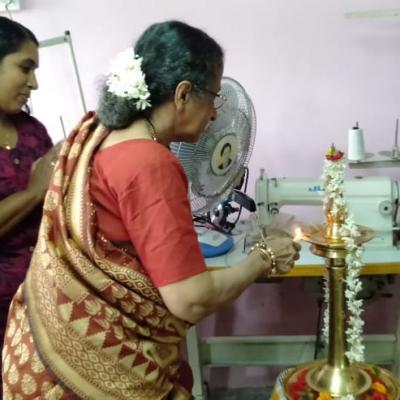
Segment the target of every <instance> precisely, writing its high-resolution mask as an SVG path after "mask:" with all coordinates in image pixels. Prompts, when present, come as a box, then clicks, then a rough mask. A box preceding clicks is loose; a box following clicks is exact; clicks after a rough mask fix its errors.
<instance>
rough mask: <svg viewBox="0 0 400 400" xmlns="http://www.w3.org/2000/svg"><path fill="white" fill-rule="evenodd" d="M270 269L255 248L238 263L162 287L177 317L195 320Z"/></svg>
mask: <svg viewBox="0 0 400 400" xmlns="http://www.w3.org/2000/svg"><path fill="white" fill-rule="evenodd" d="M270 270H271V265H270V263H267V262H266V261H265V260H264V259H263V258H262V255H261V253H260V252H258V251H253V252H252V253H251V254H250V255H249V256H248V257H247V258H246V259H244V260H243V261H241V262H239V263H238V264H236V265H234V266H232V267H229V268H221V269H218V270H214V271H206V272H203V273H201V274H198V275H195V276H193V277H191V278H188V279H185V280H182V281H179V282H176V283H172V284H169V285H166V286H163V287H160V288H159V291H160V294H161V297H162V298H163V300H164V302H165V304H166V306H167V307H168V309H169V310H170V311H171V313H172V314H174V315H175V316H177V317H179V318H181V319H184V320H186V321H189V322H192V323H196V322H197V321H199V320H201V319H202V318H204V317H206V316H207V315H209V314H211V313H213V312H214V311H216V310H217V309H218V308H220V307H222V306H223V305H224V304H226V303H229V302H231V301H233V300H234V299H236V298H237V297H239V296H240V295H241V294H242V292H243V291H244V290H245V289H246V288H247V287H249V286H250V285H251V284H252V283H253V282H254V281H255V280H256V279H257V278H258V277H260V276H261V275H263V274H268V273H269V272H270Z"/></svg>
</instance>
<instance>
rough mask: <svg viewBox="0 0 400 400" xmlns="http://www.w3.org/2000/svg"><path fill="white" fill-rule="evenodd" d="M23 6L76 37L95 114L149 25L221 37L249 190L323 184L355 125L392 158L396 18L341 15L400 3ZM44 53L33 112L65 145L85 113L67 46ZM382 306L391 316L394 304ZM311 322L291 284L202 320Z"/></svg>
mask: <svg viewBox="0 0 400 400" xmlns="http://www.w3.org/2000/svg"><path fill="white" fill-rule="evenodd" d="M22 3H23V10H22V11H20V12H18V13H15V14H14V17H15V18H16V19H17V20H19V21H21V22H22V23H25V24H26V25H28V26H29V27H30V28H32V30H33V31H34V32H35V33H36V34H37V36H38V37H39V39H47V38H50V37H54V36H59V35H62V34H63V32H64V30H70V31H71V33H72V37H73V43H74V47H75V52H76V56H77V59H78V63H79V69H80V74H81V79H82V83H83V88H84V92H85V96H86V100H87V103H88V105H89V108H94V107H95V106H96V98H97V89H96V88H97V87H98V82H99V79H100V76H101V74H102V72H103V71H104V70H105V69H106V67H107V63H108V61H109V60H110V58H111V57H113V56H114V55H115V53H117V52H118V51H119V50H121V49H122V48H124V47H126V46H127V45H128V44H129V43H131V41H133V40H134V39H135V38H136V37H137V36H138V35H139V34H140V33H141V31H142V30H143V29H144V28H145V27H146V26H147V25H149V24H150V23H153V22H156V21H160V20H165V19H171V18H174V19H182V20H185V21H186V22H188V23H191V24H194V25H197V26H199V27H201V28H204V29H205V30H206V31H207V32H208V33H209V34H210V35H211V36H213V37H215V38H216V39H217V40H218V41H219V42H220V43H221V44H222V45H223V47H224V48H225V50H226V67H225V74H226V75H229V76H232V77H234V78H235V79H237V80H238V81H239V82H241V83H242V85H243V86H244V87H245V88H246V89H247V91H248V93H249V94H250V96H251V97H252V99H253V102H254V105H255V109H256V112H257V119H258V130H257V138H256V145H255V149H254V153H253V156H252V159H251V162H250V168H251V183H250V191H251V192H253V181H254V179H255V178H256V176H257V175H258V170H259V168H261V167H264V168H266V169H267V172H268V174H269V175H270V176H288V177H301V176H309V177H316V176H319V175H320V173H321V165H322V155H323V153H324V151H325V149H326V147H327V146H328V145H329V144H330V143H331V142H335V143H336V144H337V145H338V146H340V147H342V148H346V141H347V130H348V128H349V127H351V126H352V125H353V124H354V122H355V121H359V122H360V124H361V126H362V127H363V128H364V134H365V140H366V146H367V150H368V151H372V152H376V151H379V150H388V149H390V148H391V146H392V144H393V137H394V126H395V118H397V117H399V116H400V109H399V104H400V75H399V71H400V52H399V43H400V18H377V19H358V20H355V19H345V18H344V13H345V12H348V11H355V10H368V9H374V8H395V7H398V6H399V5H398V1H396V0H363V1H359V0H336V1H320V0H304V1H293V0H292V1H289V0H275V1H273V0H247V1H243V0H241V1H239V0H219V1H218V0H201V1H196V2H194V1H190V0H189V1H188V0H170V1H166V0H164V1H162V0H158V1H157V0H146V1H138V0H136V1H132V0H131V1H123V0H113V1H112V2H109V1H105V0H86V1H83V0H40V1H39V0H31V1H29V0H26V1H23V2H22ZM45 52H46V53H45ZM47 52H49V53H47ZM42 55H43V57H42V66H41V71H40V73H39V78H40V80H41V83H42V89H43V90H42V92H40V91H39V93H38V95H37V96H36V97H35V98H34V103H33V104H34V110H35V112H36V114H37V115H38V116H39V117H40V118H41V119H42V120H43V121H44V122H45V123H46V124H47V125H48V126H49V127H50V130H51V133H52V135H53V136H54V138H60V137H61V133H60V126H59V121H58V116H59V115H63V118H64V120H65V123H66V127H67V130H69V129H70V128H71V127H72V125H73V124H74V123H75V121H76V119H77V118H78V117H79V116H80V113H81V108H80V105H79V98H78V97H77V91H76V87H75V83H74V81H73V75H72V72H71V71H72V70H71V64H70V58H69V54H68V52H67V51H66V50H65V49H62V46H61V47H60V48H57V49H56V48H54V49H47V50H43V52H42ZM46 86H47V88H46ZM378 173H380V174H384V173H387V172H386V171H378ZM393 173H395V172H393ZM380 302H381V303H378V304H382V306H383V307H385V308H386V306H387V304H388V303H387V302H392V300H380ZM383 302H386V303H383ZM390 304H392V303H390ZM371 307H372V311H369V312H368V313H369V314H368V315H369V316H368V321H367V323H368V326H376V325H379V327H380V329H381V330H382V329H383V330H393V329H394V320H393V317H392V316H391V315H389V314H388V315H385V316H384V318H383V320H382V319H379V318H382V317H379V318H378V319H379V320H377V315H378V313H377V306H375V305H373V306H371ZM392 309H393V308H392ZM315 315H316V306H315V301H314V300H313V298H312V297H311V295H309V294H306V293H304V290H303V288H302V285H301V281H299V280H290V281H287V282H285V283H284V284H282V285H255V286H254V287H252V288H251V289H250V290H248V291H247V292H246V293H245V294H244V295H243V296H242V298H241V299H240V300H238V301H237V302H236V303H235V304H234V305H232V306H231V307H229V308H227V309H226V310H224V311H223V312H221V313H219V314H217V315H216V316H213V317H210V318H209V319H208V320H207V321H205V322H204V323H203V324H202V325H201V330H202V331H203V332H204V333H207V334H211V333H218V334H229V333H236V334H243V333H246V334H257V335H259V334H288V333H312V332H313V331H314V320H315ZM211 378H212V383H213V382H214V383H215V382H217V384H222V385H224V384H229V385H238V386H240V385H252V384H255V385H256V384H262V383H265V382H266V380H267V379H268V376H267V375H266V374H265V372H264V371H261V372H260V370H257V371H255V370H253V369H247V370H245V371H244V372H243V371H230V372H227V373H225V374H223V375H221V372H220V371H214V372H213V373H212V375H211ZM217 379H218V381H217Z"/></svg>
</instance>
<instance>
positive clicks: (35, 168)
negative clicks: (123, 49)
mask: <svg viewBox="0 0 400 400" xmlns="http://www.w3.org/2000/svg"><path fill="white" fill-rule="evenodd" d="M37 46H38V42H37V40H36V38H35V36H34V35H33V34H32V32H30V31H29V30H28V29H26V28H25V27H24V26H22V25H20V24H18V23H16V22H14V21H11V20H9V19H8V18H5V17H0V87H1V91H0V349H1V347H2V345H3V337H4V331H5V326H6V321H7V314H8V308H9V305H10V302H11V299H12V297H13V296H14V294H15V292H16V291H17V288H18V286H19V285H20V283H21V282H22V281H23V279H24V277H25V274H26V271H27V268H28V265H29V261H30V259H31V254H32V250H33V248H34V246H35V243H36V239H37V233H38V228H39V223H40V218H41V213H42V201H43V197H44V193H45V191H46V189H47V186H48V182H49V178H50V174H51V170H52V167H51V163H52V162H53V159H54V157H55V155H56V149H53V150H51V151H50V152H49V149H50V148H51V147H52V143H51V140H50V138H49V136H48V134H47V132H46V129H45V127H44V126H43V125H42V124H41V123H40V122H39V121H37V120H36V119H35V118H33V117H31V116H30V115H29V114H27V113H26V112H23V111H22V107H23V106H24V105H25V103H26V101H27V100H28V98H29V94H30V92H31V90H34V89H37V82H36V78H35V72H34V71H35V69H36V68H37V65H38V52H37ZM46 153H47V154H46ZM45 154H46V155H45ZM43 156H44V157H43ZM37 160H38V161H37ZM0 368H1V361H0ZM1 393H2V390H1V381H0V398H1V397H2V396H1Z"/></svg>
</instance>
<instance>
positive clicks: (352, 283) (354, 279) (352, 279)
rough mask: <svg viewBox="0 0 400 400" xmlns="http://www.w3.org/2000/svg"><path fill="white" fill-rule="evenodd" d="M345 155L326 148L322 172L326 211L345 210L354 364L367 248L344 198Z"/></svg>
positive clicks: (359, 353)
mask: <svg viewBox="0 0 400 400" xmlns="http://www.w3.org/2000/svg"><path fill="white" fill-rule="evenodd" d="M343 156H344V153H343V152H341V151H340V150H337V149H336V148H335V146H334V145H332V146H331V147H330V148H329V149H328V151H327V154H326V159H325V163H324V171H323V175H322V179H323V183H324V188H325V195H324V200H323V203H324V209H325V211H326V210H327V208H328V207H329V208H330V212H331V213H332V214H333V215H336V214H337V213H342V215H343V216H344V218H343V222H342V225H341V228H340V230H339V233H340V236H341V238H342V240H343V241H344V243H345V247H346V250H347V256H346V265H347V274H346V281H345V284H346V286H345V297H346V305H347V310H348V318H347V329H346V340H347V345H348V346H347V347H348V351H347V352H346V357H347V359H348V360H349V362H350V363H353V362H362V361H364V349H365V346H364V344H363V342H362V332H363V326H364V321H363V320H362V318H361V314H362V311H363V309H362V305H363V302H362V300H360V299H358V298H357V297H358V294H359V292H360V291H361V289H362V283H361V280H360V279H359V276H360V272H361V269H362V266H363V262H362V255H363V252H364V248H363V247H362V246H359V245H357V244H356V242H355V239H356V238H357V237H358V236H359V235H360V232H359V230H358V227H357V225H356V224H355V222H354V218H353V216H352V215H351V213H350V212H349V210H348V209H347V205H346V202H345V200H344V199H343V192H344V174H345V167H346V165H345V161H344V158H343ZM327 279H328V277H327V276H326V277H325V282H324V290H325V294H324V298H325V302H326V304H327V307H326V309H325V313H324V327H323V336H324V338H325V341H326V342H327V341H328V336H329V309H328V305H329V285H328V282H327Z"/></svg>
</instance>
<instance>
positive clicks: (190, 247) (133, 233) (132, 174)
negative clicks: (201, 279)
mask: <svg viewBox="0 0 400 400" xmlns="http://www.w3.org/2000/svg"><path fill="white" fill-rule="evenodd" d="M90 188H91V189H90V190H91V195H92V199H93V202H94V204H95V207H96V214H97V223H98V227H99V230H100V232H102V234H104V236H105V237H107V238H108V239H109V240H111V241H114V242H115V241H130V242H131V243H132V244H133V246H134V248H135V250H136V252H137V253H138V257H139V259H140V260H141V262H142V264H143V267H144V269H145V270H146V272H147V273H148V275H149V277H150V279H151V280H152V281H153V283H154V285H155V286H156V287H161V286H164V285H168V284H170V283H174V282H177V281H180V280H183V279H186V278H189V277H191V276H194V275H196V274H199V273H202V272H204V271H205V270H206V265H205V261H204V258H203V256H202V254H201V251H200V246H199V243H198V240H197V235H196V232H195V230H194V228H193V222H192V215H191V211H190V205H189V201H188V182H187V178H186V175H185V173H184V171H183V169H182V167H181V165H180V163H179V161H178V160H177V159H176V158H175V157H174V156H173V154H172V153H171V152H170V151H169V150H168V149H167V148H166V147H164V146H162V145H161V144H159V143H157V142H155V141H152V140H146V139H135V140H129V141H125V142H122V143H118V144H115V145H113V146H110V147H108V148H106V149H103V150H100V151H99V152H98V153H97V154H96V156H95V159H94V162H93V170H92V175H91V178H90Z"/></svg>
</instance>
